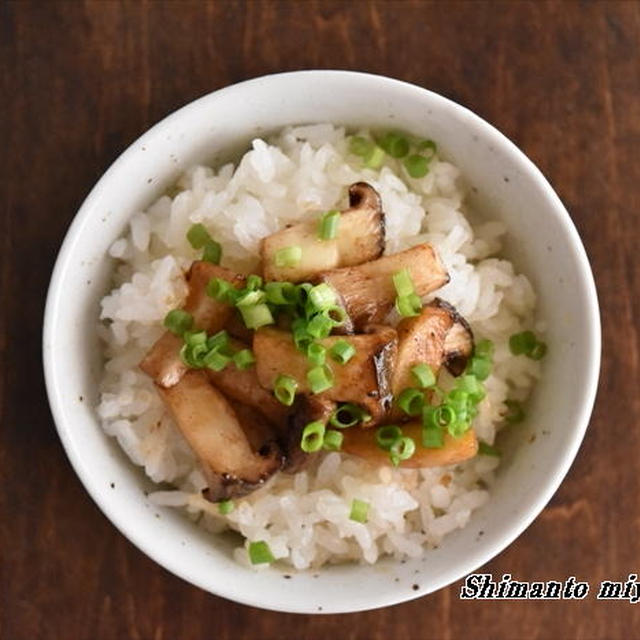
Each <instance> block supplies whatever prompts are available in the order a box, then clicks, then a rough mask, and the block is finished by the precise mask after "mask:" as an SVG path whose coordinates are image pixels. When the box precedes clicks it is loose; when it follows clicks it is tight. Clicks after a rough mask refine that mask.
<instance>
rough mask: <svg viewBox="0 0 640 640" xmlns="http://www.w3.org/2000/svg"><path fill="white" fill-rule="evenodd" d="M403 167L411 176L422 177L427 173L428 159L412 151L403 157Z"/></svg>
mask: <svg viewBox="0 0 640 640" xmlns="http://www.w3.org/2000/svg"><path fill="white" fill-rule="evenodd" d="M404 168H405V169H406V170H407V173H408V174H409V175H410V176H411V177H412V178H424V177H425V176H426V175H427V173H429V161H428V160H427V159H426V158H425V157H424V156H421V155H420V154H418V153H414V154H412V155H410V156H408V157H406V158H405V159H404Z"/></svg>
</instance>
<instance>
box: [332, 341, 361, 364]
mask: <svg viewBox="0 0 640 640" xmlns="http://www.w3.org/2000/svg"><path fill="white" fill-rule="evenodd" d="M355 354H356V348H355V347H354V346H353V345H352V344H351V343H350V342H347V341H346V340H342V339H340V340H336V342H335V343H334V345H333V346H332V347H331V349H329V355H330V356H331V358H332V359H333V360H335V361H336V362H339V363H340V364H347V362H349V360H351V358H353V356H354V355H355Z"/></svg>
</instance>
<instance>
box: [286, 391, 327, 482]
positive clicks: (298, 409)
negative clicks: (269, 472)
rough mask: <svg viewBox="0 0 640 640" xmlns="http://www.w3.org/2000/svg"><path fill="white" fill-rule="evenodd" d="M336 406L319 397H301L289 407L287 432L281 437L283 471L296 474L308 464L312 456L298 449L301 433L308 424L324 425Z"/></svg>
mask: <svg viewBox="0 0 640 640" xmlns="http://www.w3.org/2000/svg"><path fill="white" fill-rule="evenodd" d="M336 406H337V405H336V403H335V402H332V401H331V400H327V399H326V398H322V397H319V396H309V395H303V396H299V397H298V398H297V399H296V401H295V403H294V405H293V407H291V412H290V413H289V419H288V423H287V430H286V433H285V435H284V437H283V449H284V455H285V463H284V468H283V471H285V472H286V473H298V471H302V470H303V469H304V468H305V467H306V466H307V465H308V464H309V461H310V460H311V457H312V455H313V454H309V453H306V452H305V451H303V450H302V449H301V448H300V443H301V441H302V432H303V431H304V428H305V427H306V426H307V425H308V424H309V423H310V422H322V424H324V425H326V424H327V422H328V421H329V418H330V417H331V414H332V413H333V412H334V411H335V410H336Z"/></svg>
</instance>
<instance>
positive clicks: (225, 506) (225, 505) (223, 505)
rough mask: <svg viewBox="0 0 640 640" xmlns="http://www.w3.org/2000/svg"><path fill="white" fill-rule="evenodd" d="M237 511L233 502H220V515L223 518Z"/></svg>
mask: <svg viewBox="0 0 640 640" xmlns="http://www.w3.org/2000/svg"><path fill="white" fill-rule="evenodd" d="M234 509H235V505H234V504H233V500H223V501H222V502H218V513H220V514H221V515H223V516H226V515H228V514H230V513H231V512H232V511H233V510H234Z"/></svg>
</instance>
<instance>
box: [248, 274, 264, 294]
mask: <svg viewBox="0 0 640 640" xmlns="http://www.w3.org/2000/svg"><path fill="white" fill-rule="evenodd" d="M261 288H262V278H261V277H260V276H258V275H256V274H255V273H252V274H251V275H249V276H247V289H248V290H249V291H255V290H256V289H261Z"/></svg>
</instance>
